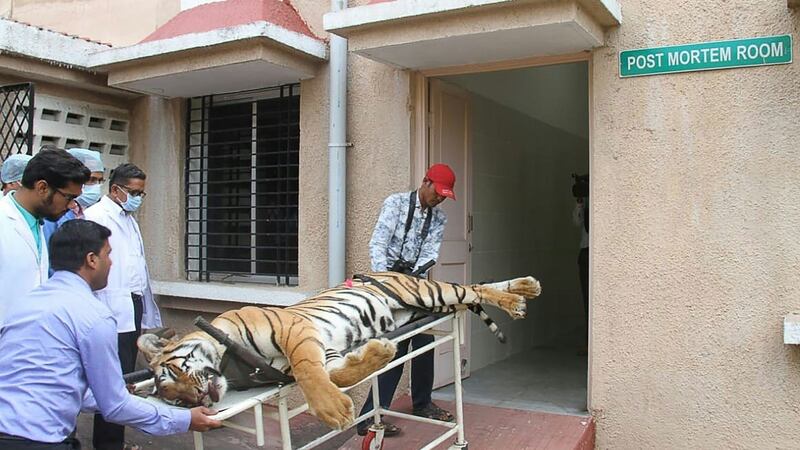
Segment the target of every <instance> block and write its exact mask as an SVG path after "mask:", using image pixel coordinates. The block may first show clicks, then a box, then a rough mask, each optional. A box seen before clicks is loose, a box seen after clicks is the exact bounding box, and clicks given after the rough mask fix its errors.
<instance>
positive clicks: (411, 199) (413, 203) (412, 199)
mask: <svg viewBox="0 0 800 450" xmlns="http://www.w3.org/2000/svg"><path fill="white" fill-rule="evenodd" d="M416 197H417V191H411V194H410V195H409V196H408V216H407V217H406V229H405V232H404V233H403V243H402V244H401V245H400V258H401V259H402V258H403V249H404V248H405V246H406V237H408V230H410V229H411V222H413V221H414V210H415V209H417V198H416ZM432 217H433V208H428V215H427V216H425V223H424V224H423V225H422V232H421V233H420V236H421V237H422V239H421V240H420V242H419V248H418V249H417V257H416V258H414V265H416V264H417V261H418V260H419V254H420V253H422V244H423V243H424V242H425V238H427V237H428V231H430V229H431V218H432Z"/></svg>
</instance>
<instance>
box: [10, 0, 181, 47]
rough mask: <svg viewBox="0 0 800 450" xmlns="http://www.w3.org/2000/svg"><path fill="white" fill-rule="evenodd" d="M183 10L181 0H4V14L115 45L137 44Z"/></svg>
mask: <svg viewBox="0 0 800 450" xmlns="http://www.w3.org/2000/svg"><path fill="white" fill-rule="evenodd" d="M178 12H180V0H0V16H2V17H7V18H11V19H14V20H18V21H20V22H25V23H30V24H33V25H37V26H40V27H45V28H48V29H51V30H55V31H60V32H62V33H67V34H73V35H77V36H80V37H84V38H89V39H93V40H96V41H101V42H105V43H108V44H111V45H113V46H115V47H116V46H126V45H131V44H135V43H137V42H139V41H141V40H142V39H144V38H145V37H146V36H147V35H149V34H150V33H152V32H153V31H155V30H156V28H158V27H160V26H161V25H163V24H164V23H165V22H167V21H168V20H169V19H171V18H172V17H174V16H175V15H176V14H177V13H178Z"/></svg>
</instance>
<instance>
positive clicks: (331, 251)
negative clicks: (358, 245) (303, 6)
mask: <svg viewBox="0 0 800 450" xmlns="http://www.w3.org/2000/svg"><path fill="white" fill-rule="evenodd" d="M345 8H347V0H331V12H336V11H341V10H343V9H345ZM330 82H331V84H330V131H329V142H328V285H329V286H335V285H337V284H339V283H341V282H342V281H344V278H345V273H344V269H345V220H346V217H345V201H346V199H347V197H346V192H345V187H346V182H347V159H346V158H347V152H346V150H347V147H348V143H347V39H345V38H343V37H340V36H337V35H335V34H332V33H331V34H330Z"/></svg>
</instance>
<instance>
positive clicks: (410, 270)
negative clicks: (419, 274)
mask: <svg viewBox="0 0 800 450" xmlns="http://www.w3.org/2000/svg"><path fill="white" fill-rule="evenodd" d="M389 270H390V271H392V272H399V273H403V274H406V275H413V274H414V263H411V262H408V261H406V260H405V259H403V258H400V259H398V260H397V261H395V262H394V264H392V266H391V267H389Z"/></svg>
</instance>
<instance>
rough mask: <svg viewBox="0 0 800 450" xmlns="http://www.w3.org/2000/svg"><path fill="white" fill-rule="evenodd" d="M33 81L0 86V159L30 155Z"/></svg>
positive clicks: (31, 148) (31, 151) (31, 150)
mask: <svg viewBox="0 0 800 450" xmlns="http://www.w3.org/2000/svg"><path fill="white" fill-rule="evenodd" d="M34 90H35V89H34V85H33V83H20V84H11V85H7V86H0V161H5V160H6V158H8V157H9V156H11V155H14V154H17V153H23V154H26V155H32V154H33V153H34V151H33V118H34V105H35V104H34Z"/></svg>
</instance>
